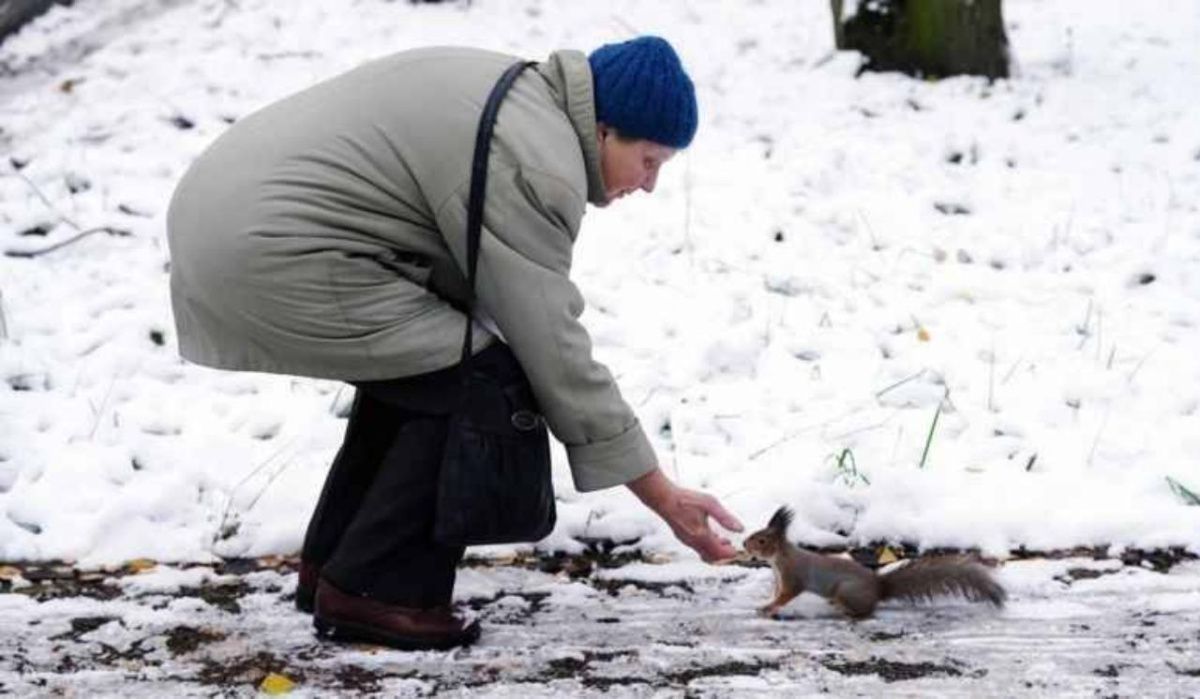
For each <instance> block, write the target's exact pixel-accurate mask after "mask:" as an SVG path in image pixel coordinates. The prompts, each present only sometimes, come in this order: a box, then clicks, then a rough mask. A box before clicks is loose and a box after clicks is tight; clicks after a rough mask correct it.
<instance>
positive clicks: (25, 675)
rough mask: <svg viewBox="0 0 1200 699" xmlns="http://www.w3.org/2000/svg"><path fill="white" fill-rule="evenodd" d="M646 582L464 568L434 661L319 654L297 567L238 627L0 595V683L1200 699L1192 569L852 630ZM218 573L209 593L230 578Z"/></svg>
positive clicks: (1047, 587)
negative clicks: (282, 681) (475, 620)
mask: <svg viewBox="0 0 1200 699" xmlns="http://www.w3.org/2000/svg"><path fill="white" fill-rule="evenodd" d="M692 566H695V567H692ZM649 568H654V569H657V572H655V573H653V578H654V579H653V580H652V581H650V582H655V583H667V582H671V581H674V582H675V583H677V584H675V585H670V586H666V587H662V588H660V589H655V588H654V587H647V586H646V585H644V584H639V580H638V579H639V578H641V577H642V573H643V572H644V571H639V570H638V569H637V568H633V567H630V568H629V573H630V575H629V576H628V577H626V578H624V579H625V580H627V581H629V584H627V585H623V586H619V587H616V588H614V587H613V586H611V585H610V583H611V581H612V580H617V579H621V577H620V575H621V572H620V571H619V570H618V571H606V572H605V573H604V575H593V576H590V577H587V578H581V579H579V580H576V581H572V582H567V581H563V580H560V579H558V578H557V577H556V576H552V575H548V574H546V573H541V572H537V571H531V570H524V569H520V568H515V567H512V566H502V567H498V568H470V569H466V570H464V571H462V577H463V578H464V579H463V580H462V581H461V582H462V583H463V584H460V585H459V586H458V589H457V590H456V593H455V597H456V598H457V599H458V600H459V601H460V602H463V603H466V604H469V605H470V606H471V607H472V609H473V610H475V614H477V615H478V616H479V617H480V618H481V620H482V622H483V628H484V630H483V635H482V637H481V638H480V640H479V642H478V643H477V644H476V645H474V646H471V647H470V648H466V649H457V650H454V651H450V652H415V653H405V652H399V651H391V650H387V649H383V648H379V647H372V646H364V645H358V644H333V643H323V642H321V641H320V640H318V639H317V638H316V636H315V634H314V633H313V632H312V629H311V627H310V625H309V621H308V618H307V617H306V616H305V615H302V614H297V613H295V612H294V611H293V610H292V609H291V599H290V593H291V592H292V591H293V590H294V585H295V578H296V576H295V574H293V573H288V574H281V573H280V572H277V571H274V570H260V571H257V572H255V573H252V574H250V575H245V576H242V577H241V583H243V584H242V585H240V586H235V587H234V589H237V590H238V593H237V596H236V598H235V599H233V600H228V599H227V601H235V602H236V603H237V605H238V607H239V609H240V611H239V612H238V613H230V612H229V611H228V610H225V609H222V608H219V607H217V606H214V605H213V604H212V603H211V602H210V600H211V599H212V593H213V588H212V587H204V586H203V585H205V584H204V583H202V587H201V589H196V588H194V587H192V588H191V589H184V588H180V589H179V590H177V591H176V592H174V593H170V592H168V593H166V595H165V596H164V595H163V594H158V593H148V592H137V591H135V590H136V588H135V587H134V586H133V585H131V584H128V581H129V580H137V579H140V578H146V577H147V576H152V575H157V576H160V577H161V579H163V580H167V579H171V578H172V577H173V576H174V577H177V578H178V577H179V576H182V575H197V573H195V572H193V571H194V570H195V569H188V570H182V571H181V570H176V569H172V568H169V567H167V566H160V567H159V569H155V570H154V571H147V572H143V573H140V574H136V575H128V574H126V575H125V576H124V577H120V578H118V583H119V585H118V586H119V587H120V588H121V590H122V594H121V595H120V596H118V597H115V598H113V599H103V600H99V599H89V598H86V597H78V598H65V599H51V600H48V601H44V602H41V603H36V602H34V601H33V599H31V598H29V597H27V594H29V593H26V594H10V595H0V625H2V626H3V628H4V629H5V631H6V633H5V634H3V635H0V658H6V659H7V660H8V662H7V663H0V686H2V687H4V689H6V690H7V691H9V692H13V693H15V694H17V695H21V696H25V695H37V696H42V695H53V694H58V693H66V694H71V695H76V694H83V695H86V696H122V697H143V696H146V697H149V696H162V695H163V694H165V693H169V694H171V695H178V696H212V695H213V694H220V695H222V696H246V695H250V694H252V693H254V690H255V688H256V687H257V686H258V685H259V683H260V682H261V680H262V678H263V677H264V676H265V675H266V673H267V672H276V673H280V674H282V675H284V676H286V677H289V678H290V679H292V680H293V681H295V682H296V683H297V685H296V691H295V692H293V696H300V697H307V696H329V695H337V696H359V695H375V694H379V693H383V694H385V695H387V696H429V695H437V696H479V695H485V696H521V697H558V696H602V695H603V696H614V695H615V696H628V697H650V696H716V697H741V696H745V697H750V696H764V695H766V696H781V697H782V696H811V695H816V694H818V693H821V694H827V695H830V696H963V697H968V696H970V697H978V696H1016V695H1020V696H1033V697H1059V696H1082V695H1088V696H1091V695H1095V694H1102V695H1105V696H1108V695H1117V696H1193V695H1195V694H1196V692H1197V691H1200V676H1198V675H1197V672H1198V671H1200V665H1198V664H1197V658H1200V637H1198V636H1197V635H1196V624H1195V618H1196V615H1197V614H1198V613H1200V594H1197V590H1200V564H1197V563H1196V562H1190V563H1182V564H1179V565H1177V566H1175V567H1174V568H1172V569H1171V570H1170V572H1169V573H1165V574H1164V573H1159V572H1154V571H1150V570H1144V569H1141V568H1138V567H1136V566H1124V567H1122V566H1120V565H1119V564H1114V563H1113V562H1110V561H1093V560H1090V559H1084V558H1074V559H1064V560H1051V561H1048V560H1028V561H1009V562H1007V563H1005V564H1004V565H1002V566H1001V567H1000V568H999V569H998V570H997V577H998V578H999V579H1000V580H1001V581H1002V582H1003V583H1004V584H1005V585H1006V586H1007V587H1008V590H1009V592H1010V595H1011V596H1010V599H1009V603H1008V605H1007V606H1006V607H1005V608H1004V609H1003V610H995V609H992V608H991V607H989V606H986V605H977V604H970V603H967V602H964V601H961V600H955V599H953V598H942V599H939V600H938V601H936V602H935V603H932V604H924V605H919V606H910V605H905V604H899V603H895V602H885V603H884V604H883V605H881V606H880V607H879V609H878V610H877V612H876V614H875V616H874V617H872V618H870V619H866V620H863V621H859V622H851V621H848V620H847V619H845V618H844V617H843V616H842V615H841V614H840V613H839V612H838V611H836V610H835V609H834V608H833V607H832V606H831V605H829V604H828V603H827V602H826V601H825V600H822V599H820V598H818V597H816V596H814V595H807V594H806V595H802V596H801V597H799V598H798V599H796V600H795V601H793V602H792V603H791V604H789V605H788V606H787V607H786V608H785V609H784V612H783V616H782V618H781V619H778V620H770V619H762V618H759V617H757V616H756V615H755V612H754V609H755V607H756V606H758V605H760V604H762V603H763V602H764V601H766V600H767V599H768V598H769V597H770V596H771V590H772V580H771V577H772V575H771V571H769V570H766V569H739V572H740V573H741V575H740V576H738V577H728V576H720V575H711V574H708V572H706V571H702V570H698V568H699V564H689V563H686V562H680V563H676V564H671V565H666V566H649ZM672 570H673V573H669V572H667V571H672ZM712 570H714V569H713V568H711V567H709V568H708V571H712ZM716 570H725V569H724V568H718V569H716ZM1070 571H1074V572H1075V573H1076V575H1075V576H1071V575H1069V572H1070ZM212 573H213V575H212V580H211V581H210V582H211V583H212V584H216V585H220V584H221V583H220V582H219V581H218V580H217V578H219V577H220V578H224V577H227V576H217V575H216V574H215V571H212ZM106 582H109V581H106ZM643 582H645V581H643ZM188 587H190V583H189V585H188ZM206 591H207V594H208V596H206ZM43 592H44V590H43ZM547 592H549V593H550V594H549V595H548V596H547V595H546V594H545V593H547ZM33 594H35V595H40V594H41V593H40V592H39V593H33Z"/></svg>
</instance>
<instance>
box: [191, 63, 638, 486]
mask: <svg viewBox="0 0 1200 699" xmlns="http://www.w3.org/2000/svg"><path fill="white" fill-rule="evenodd" d="M516 60H517V58H515V57H513V56H506V55H502V54H498V53H491V52H486V51H480V50H475V49H461V48H432V49H419V50H414V51H405V52H402V53H398V54H395V55H392V56H389V57H387V58H383V59H380V60H377V61H374V62H372V63H368V64H366V65H363V66H361V67H359V68H356V69H354V70H351V71H350V72H348V73H345V74H343V75H340V76H338V77H335V78H333V79H331V80H328V81H326V82H323V83H320V84H318V85H316V86H314V87H312V88H309V89H307V90H305V91H303V92H300V93H299V94H296V95H293V96H291V97H289V98H286V99H284V100H282V101H280V102H277V103H275V104H272V105H270V106H268V107H266V108H265V109H263V110H261V111H258V112H256V113H254V114H252V115H250V116H248V117H246V118H245V119H243V120H241V121H239V122H238V123H237V124H235V125H234V126H233V127H231V128H230V129H229V130H228V131H227V132H226V133H225V134H223V135H222V136H221V137H220V138H218V139H217V140H216V142H215V143H213V144H212V145H211V146H210V147H209V148H208V149H207V150H206V151H205V152H204V153H203V154H202V155H201V156H200V157H199V158H198V159H197V160H196V161H195V163H194V164H193V165H192V166H191V168H190V169H189V170H188V172H187V173H186V174H185V175H184V177H183V178H182V180H181V181H180V183H179V185H178V187H177V189H176V191H175V194H174V196H173V198H172V201H171V206H170V210H169V212H168V217H167V234H168V241H169V244H170V249H171V300H172V304H173V306H174V311H175V322H176V327H177V329H178V335H179V347H180V352H181V354H182V355H183V356H184V357H185V358H186V359H188V360H191V361H193V362H196V363H199V364H204V365H207V366H212V367H219V368H223V369H235V370H245V371H264V372H275V373H284V374H299V375H304V376H313V377H321V378H330V379H341V380H346V381H356V380H376V379H390V378H399V377H404V376H410V375H413V374H419V373H424V372H428V371H433V370H436V369H442V368H445V367H448V366H451V365H453V364H456V363H457V362H458V359H459V353H460V351H461V347H462V338H463V331H464V329H465V326H464V323H465V322H466V319H465V316H464V315H463V313H461V312H460V311H458V310H456V306H457V307H459V308H461V307H463V306H464V304H463V301H464V300H465V298H466V281H465V276H464V274H463V272H462V270H463V269H464V268H465V261H464V260H465V251H466V243H465V238H466V232H465V229H466V201H467V192H468V189H469V187H470V175H471V172H470V171H471V161H472V153H473V149H474V143H475V131H476V128H477V126H478V121H479V116H480V113H481V112H482V109H483V104H484V102H485V101H486V99H487V95H488V93H489V92H490V90H491V88H492V86H493V85H494V84H495V82H496V80H497V79H498V78H499V76H500V74H501V73H502V72H503V71H504V69H505V68H506V67H507V66H509V65H511V64H512V63H513V62H514V61H516ZM599 158H600V156H599V146H598V143H597V139H596V117H595V107H594V100H593V95H592V77H591V70H590V68H589V66H588V62H587V59H586V57H585V56H584V55H583V54H582V53H579V52H576V51H559V52H556V53H554V54H552V55H551V57H550V58H549V60H547V61H545V62H544V63H540V64H538V65H537V66H535V67H534V68H531V69H529V70H526V71H525V72H524V73H523V74H522V75H521V77H520V78H519V79H518V80H517V82H516V83H515V84H514V86H513V88H512V90H511V91H510V92H509V93H508V96H507V97H506V98H505V100H504V102H503V104H502V106H501V108H500V112H499V116H498V119H497V122H496V130H495V136H494V138H493V142H492V150H491V160H490V163H489V169H488V172H489V175H488V190H487V199H486V207H485V211H484V222H483V223H484V230H483V238H482V245H481V253H480V260H479V269H478V281H477V284H476V290H477V294H478V308H479V310H480V311H481V312H482V314H481V317H483V318H486V319H487V320H488V321H490V322H489V325H488V326H489V327H493V328H498V329H499V332H500V333H501V334H502V335H503V339H504V340H505V341H506V342H507V343H508V344H509V345H510V346H511V348H512V350H513V353H514V354H515V355H516V357H517V359H518V360H519V361H520V363H521V365H522V367H523V368H524V369H525V371H526V373H527V374H528V376H529V380H530V383H531V384H532V385H533V389H534V392H535V393H536V395H537V398H538V401H539V402H540V404H541V406H542V409H543V411H544V412H545V415H546V419H547V422H548V424H549V426H550V429H551V431H552V432H553V433H554V435H555V436H556V437H557V438H558V439H559V440H560V441H562V442H563V444H565V445H566V447H567V453H568V456H569V459H570V463H571V470H572V474H573V476H574V479H575V484H576V487H577V488H578V489H579V490H583V491H586V490H595V489H599V488H605V487H610V486H613V485H618V484H622V483H626V482H628V481H630V480H632V479H634V478H637V477H638V476H640V475H642V474H644V473H646V472H648V471H650V470H652V469H653V468H654V467H655V466H656V461H655V456H654V452H653V449H652V448H651V446H650V444H649V441H648V440H647V439H646V436H645V434H644V432H643V430H642V428H641V427H640V425H639V424H638V421H637V418H636V417H635V416H634V414H633V411H632V410H631V409H630V408H629V406H628V405H627V404H626V402H625V401H624V400H623V399H622V397H621V395H620V392H619V391H618V389H617V386H616V384H615V382H614V381H613V378H612V375H611V374H610V373H609V371H608V370H607V369H606V368H605V367H604V366H603V365H601V364H599V363H597V362H596V361H595V360H594V359H593V358H592V346H591V339H590V338H589V336H588V334H587V332H586V330H584V328H583V326H582V325H581V324H580V323H579V320H578V319H579V315H580V314H581V313H582V312H583V308H584V303H583V298H582V296H581V295H580V293H579V290H578V289H577V288H576V286H575V285H574V284H573V283H572V282H571V281H570V279H569V278H568V273H569V271H570V268H571V253H572V246H573V244H574V241H575V237H576V235H577V233H578V232H579V225H580V220H581V218H582V217H583V213H584V209H585V207H586V204H587V202H588V201H591V202H593V203H601V202H603V201H604V197H605V195H604V188H603V183H602V181H601V175H600V162H599ZM491 323H494V325H492V324H491ZM475 337H476V341H475V350H476V351H478V350H479V349H481V348H483V347H484V346H486V345H487V344H489V343H491V342H492V341H494V339H495V338H494V335H492V334H491V333H489V332H487V331H480V332H476V335H475Z"/></svg>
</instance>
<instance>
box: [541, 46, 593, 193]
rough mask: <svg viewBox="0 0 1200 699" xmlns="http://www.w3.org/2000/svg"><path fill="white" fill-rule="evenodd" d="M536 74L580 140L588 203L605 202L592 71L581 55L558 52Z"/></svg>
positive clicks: (573, 52)
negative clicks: (539, 76)
mask: <svg viewBox="0 0 1200 699" xmlns="http://www.w3.org/2000/svg"><path fill="white" fill-rule="evenodd" d="M537 70H538V72H539V73H541V74H542V77H544V78H545V79H546V80H547V82H549V83H550V86H551V87H552V88H553V90H554V96H555V98H556V99H557V100H558V104H559V106H560V107H562V109H563V111H564V112H565V113H566V115H567V118H568V119H569V120H570V122H571V126H572V127H573V128H574V129H575V134H576V135H577V136H579V145H580V146H581V147H582V148H583V163H584V167H585V168H586V169H587V183H588V201H589V202H591V203H593V204H603V203H604V202H605V193H604V179H603V178H602V176H601V174H600V144H599V143H598V142H597V140H596V99H595V95H594V93H593V91H592V67H591V65H589V64H588V60H587V56H585V55H584V54H583V52H581V51H570V50H567V51H555V52H554V53H552V54H550V58H549V59H547V60H546V62H545V63H539V64H538V66H537Z"/></svg>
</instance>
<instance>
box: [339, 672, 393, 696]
mask: <svg viewBox="0 0 1200 699" xmlns="http://www.w3.org/2000/svg"><path fill="white" fill-rule="evenodd" d="M385 677H387V675H385V674H383V673H381V672H375V671H374V670H368V669H367V668H365V667H361V666H359V665H343V666H341V667H339V668H338V669H337V670H336V671H335V672H334V675H333V679H334V681H335V682H337V686H338V689H341V690H344V691H354V692H361V693H364V694H375V693H376V692H378V691H379V689H380V682H381V681H382V680H383V679H384V678H385Z"/></svg>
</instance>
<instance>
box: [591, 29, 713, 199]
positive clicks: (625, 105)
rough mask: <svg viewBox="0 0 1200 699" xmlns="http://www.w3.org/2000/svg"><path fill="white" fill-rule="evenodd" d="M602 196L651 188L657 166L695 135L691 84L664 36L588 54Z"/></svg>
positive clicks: (614, 195) (602, 47)
mask: <svg viewBox="0 0 1200 699" xmlns="http://www.w3.org/2000/svg"><path fill="white" fill-rule="evenodd" d="M588 63H589V64H590V66H591V69H592V84H593V87H594V92H595V102H596V121H597V122H598V128H597V138H598V139H599V143H600V159H601V169H602V172H603V175H604V188H605V191H606V193H607V195H608V200H609V201H612V200H614V199H617V198H620V197H622V196H624V195H625V194H629V193H631V192H634V191H637V190H638V189H643V190H645V191H647V192H649V191H652V190H653V189H654V183H655V181H656V180H657V178H658V168H659V167H661V166H662V164H663V163H665V162H666V161H667V160H669V159H670V158H671V156H673V155H674V154H675V152H676V151H678V150H680V149H682V148H686V147H687V146H688V144H690V143H691V142H692V138H693V137H694V136H695V135H696V124H697V118H696V89H695V87H694V86H693V85H692V81H691V79H690V78H688V76H687V73H686V72H684V70H683V65H682V63H680V61H679V56H678V55H676V53H675V50H674V49H673V48H671V45H670V44H669V43H667V41H666V40H665V39H661V38H659V37H656V36H643V37H639V38H637V39H632V40H630V41H625V42H621V43H617V44H606V45H604V46H601V47H600V48H598V49H596V50H595V51H593V52H592V54H591V55H590V56H588Z"/></svg>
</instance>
